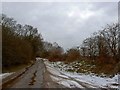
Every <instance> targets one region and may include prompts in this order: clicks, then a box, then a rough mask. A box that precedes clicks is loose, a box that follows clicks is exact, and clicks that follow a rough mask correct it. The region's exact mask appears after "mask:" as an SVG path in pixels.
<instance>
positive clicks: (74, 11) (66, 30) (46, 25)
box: [2, 2, 118, 49]
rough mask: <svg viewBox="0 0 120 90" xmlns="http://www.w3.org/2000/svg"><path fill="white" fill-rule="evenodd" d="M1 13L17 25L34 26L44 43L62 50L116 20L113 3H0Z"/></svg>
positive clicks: (76, 44) (116, 9)
mask: <svg viewBox="0 0 120 90" xmlns="http://www.w3.org/2000/svg"><path fill="white" fill-rule="evenodd" d="M2 10H3V13H4V14H6V15H7V16H9V17H13V18H14V19H15V20H17V21H18V23H21V24H23V25H24V24H30V25H32V26H34V27H37V28H38V30H39V32H40V33H41V34H42V36H43V38H44V40H46V41H49V42H52V43H53V42H57V43H58V44H59V45H60V46H62V47H63V48H64V49H67V48H71V47H73V46H78V45H80V44H81V43H82V41H83V40H84V39H85V38H87V37H90V35H91V34H92V33H94V32H96V31H98V30H101V29H102V28H103V27H105V26H106V24H112V23H115V22H117V21H118V20H117V18H118V3H117V2H106V3H105V2H89V3H88V2H84V3H82V2H71V3H70V2H66V3H65V2H59V3H58V2H39V3H37V2H35V3H33V2H32V3H28V2H27V3H25V2H21V3H20V2H19V3H18V2H16V3H14V2H11V3H3V4H2Z"/></svg>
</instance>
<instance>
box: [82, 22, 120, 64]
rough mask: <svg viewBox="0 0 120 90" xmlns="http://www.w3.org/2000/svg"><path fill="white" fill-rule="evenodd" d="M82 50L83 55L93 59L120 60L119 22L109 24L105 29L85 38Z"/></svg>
mask: <svg viewBox="0 0 120 90" xmlns="http://www.w3.org/2000/svg"><path fill="white" fill-rule="evenodd" d="M80 52H81V55H82V56H84V57H87V58H89V59H91V60H97V59H99V60H101V61H103V62H106V63H107V62H108V63H109V62H117V63H118V62H119V61H120V29H119V24H117V23H116V24H113V25H107V26H106V27H105V28H104V29H103V30H101V31H99V32H97V33H94V34H93V35H92V36H91V37H90V38H87V39H85V40H84V41H83V43H82V45H81V47H80Z"/></svg>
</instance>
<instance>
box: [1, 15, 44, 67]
mask: <svg viewBox="0 0 120 90" xmlns="http://www.w3.org/2000/svg"><path fill="white" fill-rule="evenodd" d="M1 17H2V20H1V22H0V25H1V26H2V66H3V69H4V68H6V67H11V66H17V65H21V64H27V63H30V62H32V61H34V60H35V58H36V56H37V55H40V51H41V50H42V48H43V39H42V36H41V34H39V33H38V30H37V28H34V27H33V26H31V25H24V26H23V25H21V24H18V23H17V22H16V21H15V20H14V19H13V18H9V17H7V16H6V15H4V14H2V15H1Z"/></svg>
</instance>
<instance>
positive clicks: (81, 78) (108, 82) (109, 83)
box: [45, 60, 118, 88]
mask: <svg viewBox="0 0 120 90" xmlns="http://www.w3.org/2000/svg"><path fill="white" fill-rule="evenodd" d="M56 63H57V64H60V63H61V62H56ZM57 64H55V63H54V64H53V63H51V62H49V61H47V60H45V65H46V67H47V70H48V71H49V72H50V73H51V78H52V79H53V81H56V82H57V83H59V84H62V85H65V86H66V87H69V88H84V87H83V86H82V85H81V84H80V83H78V82H81V83H84V84H85V83H86V86H88V87H93V88H95V87H96V88H108V87H109V88H118V75H115V76H114V77H113V78H109V77H100V76H96V75H93V74H88V75H85V74H80V73H71V72H66V71H63V70H61V67H59V66H58V67H56V66H54V65H57ZM62 66H63V67H65V65H64V64H63V65H62Z"/></svg>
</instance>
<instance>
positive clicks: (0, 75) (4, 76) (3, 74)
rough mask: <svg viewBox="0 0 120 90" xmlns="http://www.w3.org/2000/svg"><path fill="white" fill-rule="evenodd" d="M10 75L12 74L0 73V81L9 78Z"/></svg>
mask: <svg viewBox="0 0 120 90" xmlns="http://www.w3.org/2000/svg"><path fill="white" fill-rule="evenodd" d="M11 74H13V73H1V74H0V79H4V78H6V77H8V76H10V75H11Z"/></svg>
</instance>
